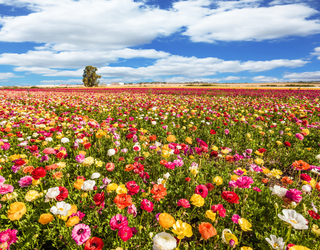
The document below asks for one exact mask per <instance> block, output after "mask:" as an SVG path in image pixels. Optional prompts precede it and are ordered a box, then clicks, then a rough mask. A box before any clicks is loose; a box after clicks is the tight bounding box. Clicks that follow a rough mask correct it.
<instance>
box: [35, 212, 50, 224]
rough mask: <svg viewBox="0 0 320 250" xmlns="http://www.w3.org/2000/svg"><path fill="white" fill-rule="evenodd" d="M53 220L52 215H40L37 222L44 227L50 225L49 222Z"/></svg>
mask: <svg viewBox="0 0 320 250" xmlns="http://www.w3.org/2000/svg"><path fill="white" fill-rule="evenodd" d="M53 220H54V217H53V215H52V214H50V213H47V214H41V215H40V218H39V222H40V223H41V224H42V225H46V224H48V223H50V222H51V221H53Z"/></svg>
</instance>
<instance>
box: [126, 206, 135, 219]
mask: <svg viewBox="0 0 320 250" xmlns="http://www.w3.org/2000/svg"><path fill="white" fill-rule="evenodd" d="M127 213H128V214H132V215H133V217H136V216H137V208H136V206H135V205H134V204H132V205H131V206H129V207H128V210H127Z"/></svg>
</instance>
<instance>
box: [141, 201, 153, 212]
mask: <svg viewBox="0 0 320 250" xmlns="http://www.w3.org/2000/svg"><path fill="white" fill-rule="evenodd" d="M141 209H143V210H146V211H147V212H148V213H151V212H152V210H153V203H152V202H151V201H149V200H147V199H143V200H142V201H141Z"/></svg>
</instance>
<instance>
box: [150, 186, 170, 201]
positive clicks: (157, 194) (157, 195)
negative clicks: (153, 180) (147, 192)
mask: <svg viewBox="0 0 320 250" xmlns="http://www.w3.org/2000/svg"><path fill="white" fill-rule="evenodd" d="M151 193H152V194H154V195H153V196H152V198H153V199H155V200H156V201H160V200H161V199H163V198H164V197H165V196H166V195H167V189H166V188H165V187H164V186H163V185H162V184H159V185H157V184H155V185H154V186H153V188H152V189H151Z"/></svg>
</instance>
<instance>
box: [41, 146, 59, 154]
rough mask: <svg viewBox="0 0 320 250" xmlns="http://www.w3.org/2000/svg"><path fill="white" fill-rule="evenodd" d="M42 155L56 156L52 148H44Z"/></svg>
mask: <svg viewBox="0 0 320 250" xmlns="http://www.w3.org/2000/svg"><path fill="white" fill-rule="evenodd" d="M42 153H44V154H46V155H55V154H56V150H55V149H54V148H45V149H44V150H43V151H42Z"/></svg>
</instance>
